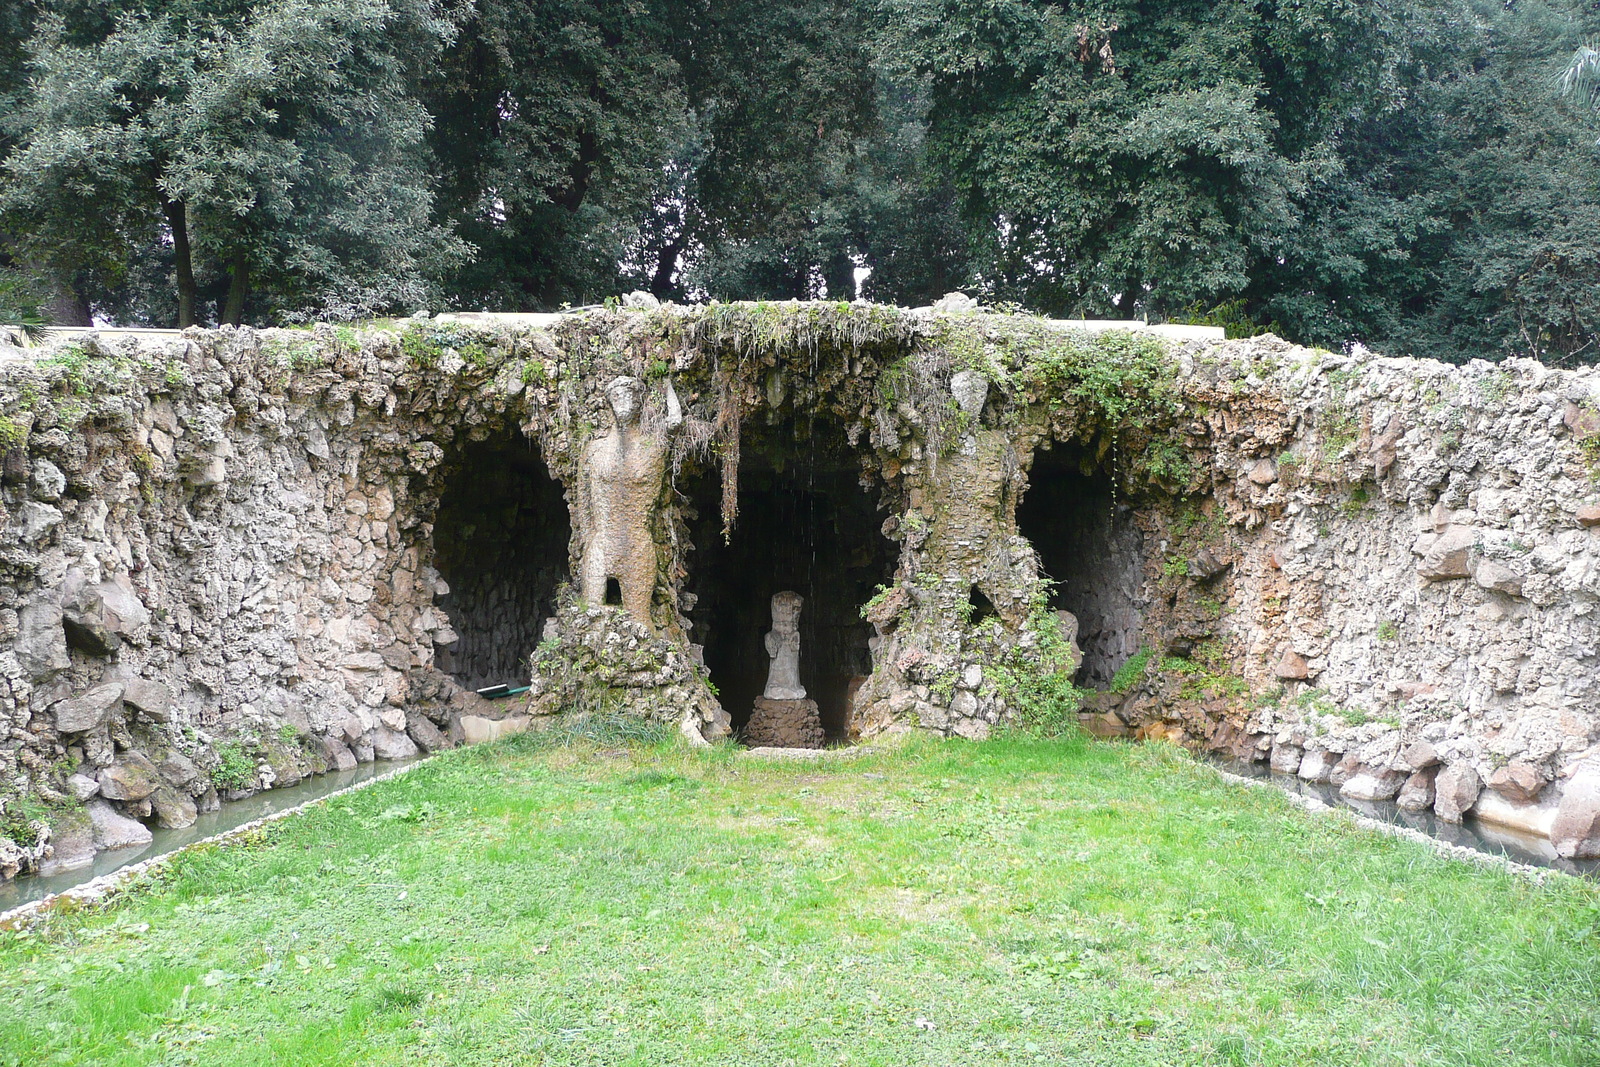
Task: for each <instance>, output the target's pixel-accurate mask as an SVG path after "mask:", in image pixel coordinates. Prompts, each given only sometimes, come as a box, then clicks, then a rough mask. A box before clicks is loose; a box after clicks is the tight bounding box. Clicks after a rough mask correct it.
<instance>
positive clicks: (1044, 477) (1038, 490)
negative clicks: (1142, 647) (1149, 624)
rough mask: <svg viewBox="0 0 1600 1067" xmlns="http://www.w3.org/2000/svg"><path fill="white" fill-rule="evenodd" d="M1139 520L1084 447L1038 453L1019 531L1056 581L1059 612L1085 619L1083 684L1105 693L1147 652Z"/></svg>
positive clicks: (1054, 602) (1081, 631) (1054, 603)
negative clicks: (1142, 636)
mask: <svg viewBox="0 0 1600 1067" xmlns="http://www.w3.org/2000/svg"><path fill="white" fill-rule="evenodd" d="M1086 470H1087V471H1088V473H1085V471H1086ZM1133 516H1134V512H1133V508H1132V507H1131V506H1130V505H1129V504H1128V502H1127V501H1126V500H1122V499H1118V498H1117V496H1116V494H1115V493H1114V492H1113V487H1112V483H1111V478H1110V476H1109V475H1108V474H1106V472H1105V471H1104V470H1103V469H1101V468H1099V467H1097V466H1095V465H1093V463H1092V462H1091V461H1090V460H1089V458H1088V456H1087V455H1086V454H1085V453H1084V451H1083V450H1082V449H1081V448H1077V447H1075V446H1068V445H1058V446H1057V447H1055V448H1054V449H1051V450H1049V451H1044V450H1041V451H1039V452H1037V453H1035V454H1034V457H1033V467H1032V468H1031V469H1030V470H1029V472H1028V491H1027V493H1026V494H1024V496H1023V498H1022V500H1021V501H1020V502H1019V503H1018V505H1017V527H1018V529H1019V530H1020V532H1021V533H1022V535H1023V536H1024V537H1026V538H1027V539H1028V540H1029V541H1030V542H1032V544H1033V547H1034V549H1035V551H1037V552H1038V553H1039V563H1040V567H1041V569H1042V570H1043V572H1044V574H1045V576H1047V577H1049V578H1051V579H1053V580H1054V581H1055V583H1056V584H1055V585H1054V586H1053V587H1052V589H1051V594H1050V607H1051V609H1052V610H1057V611H1059V610H1063V609H1065V610H1066V611H1070V612H1072V613H1073V614H1074V615H1076V616H1077V617H1078V643H1079V645H1080V646H1081V647H1082V649H1083V666H1082V667H1081V668H1080V669H1079V671H1078V679H1077V680H1078V683H1079V684H1080V685H1087V686H1093V687H1095V688H1104V687H1105V686H1106V685H1108V684H1109V683H1110V681H1111V676H1112V675H1114V674H1115V673H1116V672H1117V668H1118V667H1120V666H1122V664H1123V663H1124V662H1126V661H1127V659H1128V657H1129V656H1131V655H1133V653H1134V652H1135V651H1137V650H1138V647H1139V627H1140V624H1141V622H1142V621H1143V616H1144V606H1145V605H1144V601H1143V598H1142V596H1141V592H1140V589H1141V587H1142V585H1143V583H1144V535H1143V534H1142V533H1141V532H1140V530H1139V527H1138V526H1137V525H1136V524H1135V523H1134V521H1133Z"/></svg>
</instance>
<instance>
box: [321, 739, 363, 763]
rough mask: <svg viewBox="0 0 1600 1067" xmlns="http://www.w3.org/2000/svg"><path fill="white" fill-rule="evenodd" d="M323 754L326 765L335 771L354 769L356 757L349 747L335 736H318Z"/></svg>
mask: <svg viewBox="0 0 1600 1067" xmlns="http://www.w3.org/2000/svg"><path fill="white" fill-rule="evenodd" d="M320 740H321V742H322V751H323V754H324V755H325V756H326V757H327V760H328V766H329V767H331V768H332V769H333V770H336V771H353V770H355V769H356V757H355V754H354V753H353V752H351V751H350V747H349V746H348V745H346V744H345V743H344V742H343V741H342V740H340V739H339V738H338V737H335V736H331V735H330V736H327V737H323V738H320Z"/></svg>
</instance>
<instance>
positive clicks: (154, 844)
mask: <svg viewBox="0 0 1600 1067" xmlns="http://www.w3.org/2000/svg"><path fill="white" fill-rule="evenodd" d="M415 762H417V761H416V760H415V759H410V760H384V761H382V762H373V763H361V764H357V766H356V768H355V769H354V770H350V771H330V772H328V773H327V774H319V775H313V776H312V777H310V778H307V779H305V780H304V781H302V782H300V783H299V784H297V785H292V786H289V787H287V788H285V789H269V790H267V791H266V792H264V793H257V794H256V795H255V796H253V797H249V798H247V799H245V800H235V801H230V802H228V803H225V804H223V805H222V807H221V808H219V809H218V810H216V811H213V812H208V813H207V814H205V815H202V816H200V817H199V818H198V819H196V820H195V824H194V825H193V826H187V827H185V828H183V829H182V830H163V829H160V828H157V827H151V833H152V834H153V835H154V840H152V841H151V842H150V843H149V844H148V845H145V846H144V847H143V848H119V849H113V850H110V851H106V852H99V853H96V854H95V857H94V863H92V864H90V865H89V866H86V867H78V868H75V869H74V870H70V871H61V872H59V873H57V874H52V875H48V876H41V875H37V874H25V875H22V876H21V877H20V878H17V879H15V880H13V881H10V882H0V912H3V911H9V910H10V909H12V908H15V907H19V906H21V905H23V904H28V903H31V902H32V901H35V900H40V899H42V898H44V897H47V896H49V895H50V894H52V893H59V892H61V891H62V890H65V889H71V888H72V887H73V886H78V885H82V884H83V883H85V882H89V881H93V880H94V879H96V878H99V877H100V876H101V875H104V874H111V873H112V872H113V871H120V870H121V869H122V868H124V867H127V866H130V865H132V864H135V863H142V862H143V861H145V860H150V859H155V858H156V857H158V856H165V855H166V854H167V853H169V852H176V851H177V850H178V849H180V848H182V847H183V846H185V845H190V844H193V843H194V842H196V841H201V840H204V839H205V838H208V837H211V836H212V835H214V834H221V833H226V832H227V831H229V830H232V829H233V828H234V827H236V826H243V825H244V824H245V823H247V822H250V821H252V820H255V819H259V818H262V817H263V816H266V815H271V814H273V813H274V812H279V811H283V810H284V809H285V808H292V807H294V806H296V805H297V804H304V803H305V802H306V801H308V800H316V799H318V798H319V797H325V796H327V795H328V794H329V793H337V792H338V791H339V790H341V789H346V788H348V787H350V786H352V785H355V784H357V783H358V782H364V781H366V780H367V779H369V778H377V777H380V776H382V775H385V774H389V773H391V772H393V771H397V770H399V769H400V768H401V767H405V766H407V765H409V764H412V763H415Z"/></svg>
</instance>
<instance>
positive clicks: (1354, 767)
mask: <svg viewBox="0 0 1600 1067" xmlns="http://www.w3.org/2000/svg"><path fill="white" fill-rule="evenodd" d="M1360 773H1361V757H1360V756H1358V755H1356V754H1355V753H1354V752H1347V753H1345V755H1344V758H1342V759H1341V760H1339V762H1338V763H1336V764H1334V765H1333V770H1331V771H1329V772H1328V784H1329V785H1332V786H1335V787H1337V788H1339V789H1343V788H1344V784H1345V783H1346V782H1348V781H1349V780H1350V779H1352V778H1354V777H1355V776H1356V775H1358V774H1360Z"/></svg>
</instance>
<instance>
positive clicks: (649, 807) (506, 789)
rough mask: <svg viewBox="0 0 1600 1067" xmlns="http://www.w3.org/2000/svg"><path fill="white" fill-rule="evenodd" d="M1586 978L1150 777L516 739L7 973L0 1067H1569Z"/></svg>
mask: <svg viewBox="0 0 1600 1067" xmlns="http://www.w3.org/2000/svg"><path fill="white" fill-rule="evenodd" d="M1597 961H1600V891H1597V889H1596V887H1594V886H1590V885H1585V884H1582V883H1579V882H1577V881H1574V880H1571V879H1566V878H1556V879H1553V880H1552V881H1551V882H1550V883H1549V884H1548V885H1546V886H1543V887H1540V886H1536V885H1533V884H1531V883H1529V882H1527V881H1525V880H1521V879H1518V878H1515V877H1513V876H1510V875H1506V874H1502V873H1498V872H1495V871H1490V870H1480V869H1476V868H1472V867H1468V866H1464V865H1461V864H1457V863H1452V862H1449V861H1446V860H1444V859H1441V858H1439V857H1438V856H1436V855H1434V854H1433V853H1432V852H1430V851H1428V850H1427V849H1425V848H1422V847H1420V846H1417V845H1414V844H1411V843H1408V842H1404V841H1396V840H1393V839H1390V838H1386V837H1380V836H1377V835H1374V834H1369V833H1366V832H1364V831H1361V830H1358V829H1356V828H1354V826H1353V825H1352V824H1350V823H1349V822H1348V821H1347V820H1345V819H1342V818H1339V817H1308V816H1305V815H1303V814H1301V813H1299V812H1297V811H1296V810H1294V809H1293V808H1291V807H1290V806H1289V805H1288V804H1287V803H1286V802H1285V801H1283V800H1282V799H1281V798H1280V797H1278V796H1276V795H1275V794H1272V793H1270V792H1265V791H1251V790H1246V789H1243V788H1241V787H1236V786H1231V785H1228V784H1226V783H1223V782H1221V781H1219V780H1218V779H1217V778H1216V777H1215V776H1213V775H1211V774H1210V773H1209V772H1207V771H1205V770H1204V769H1203V768H1197V767H1194V766H1192V765H1190V764H1189V763H1188V762H1187V761H1186V759H1185V758H1183V757H1182V756H1181V755H1177V754H1173V753H1168V752H1163V751H1162V750H1160V749H1158V748H1155V747H1143V748H1131V747H1117V746H1106V745H1099V744H1090V743H1086V742H1082V741H1058V742H1039V741H1026V740H1004V741H997V742H992V743H988V744H984V745H967V744H960V743H947V744H937V743H932V742H921V743H913V744H911V745H909V746H908V747H906V748H904V749H900V750H896V751H891V752H885V753H882V754H875V755H865V756H858V757H855V758H848V759H836V760H826V761H821V762H799V761H797V762H766V761H759V760H755V759H751V758H748V757H744V756H741V755H737V754H735V753H733V752H731V751H729V750H727V749H717V750H713V751H711V752H709V753H699V754H697V753H690V752H686V751H683V750H681V749H674V748H672V747H671V746H670V745H668V744H664V743H659V742H656V743H651V742H650V741H649V740H648V739H645V740H644V742H642V743H641V740H640V739H638V738H626V737H619V736H605V735H601V736H598V737H597V736H592V735H591V736H587V737H582V736H580V737H575V738H574V737H569V738H566V739H565V741H564V743H561V744H552V743H551V741H550V739H548V738H543V739H535V738H522V739H516V740H514V741H512V742H509V743H505V744H502V745H499V746H494V747H489V748H483V749H477V750H470V751H464V752H458V753H454V754H450V755H447V756H444V757H441V758H438V759H436V760H434V761H432V762H430V763H429V764H428V765H426V766H424V767H421V768H418V769H417V770H415V771H413V772H412V773H410V774H409V775H406V776H405V777H403V778H400V779H397V780H395V781H393V782H388V783H384V784H382V785H379V786H376V787H374V788H371V789H368V790H365V791H362V792H360V793H357V794H353V795H351V796H349V797H346V798H341V799H338V800H335V801H333V802H332V803H330V804H328V805H325V806H323V807H321V808H319V809H316V810H314V811H313V812H311V813H308V814H307V815H305V816H303V817H299V818H296V819H292V820H288V821H286V822H284V823H279V824H277V825H276V826H275V827H274V828H273V829H271V830H270V832H269V833H268V835H267V836H265V837H264V838H262V839H261V840H259V841H258V842H255V843H253V844H251V845H249V846H245V847H233V848H227V849H217V850H212V851H208V852H200V853H196V854H192V855H190V856H187V857H185V858H183V859H182V860H181V861H180V862H178V863H177V864H176V866H175V868H174V869H173V870H172V871H171V872H170V873H169V874H168V875H166V876H164V878H163V880H162V882H161V884H159V885H155V886H151V887H149V889H148V890H146V891H143V892H140V893H136V894H130V895H129V896H128V897H127V898H126V899H125V900H124V901H123V902H122V903H121V904H120V905H119V906H117V907H115V908H113V909H111V910H109V911H107V912H101V913H89V914H80V915H75V916H70V915H69V916H58V917H57V918H55V919H53V920H52V923H51V925H50V926H49V927H48V928H45V929H43V930H41V931H36V932H34V933H32V934H28V935H15V934H11V935H0V1001H3V1002H4V1003H5V1004H6V1006H7V1008H6V1010H5V1011H4V1012H0V1064H24V1063H26V1064H29V1065H30V1067H32V1065H43V1064H55V1063H95V1064H134V1063H140V1064H143V1063H151V1064H155V1063H159V1064H189V1063H193V1064H207V1065H219V1067H220V1065H227V1064H251V1065H256V1064H265V1063H285V1064H296V1065H308V1064H324V1063H325V1064H347V1063H362V1064H384V1063H401V1062H404V1063H437V1064H452V1065H467V1064H507V1063H518V1064H523V1063H527V1064H540V1063H549V1064H563V1065H569V1064H597V1065H598V1064H605V1065H617V1064H673V1065H679V1064H701V1063H704V1064H811V1063H817V1064H821V1063H829V1064H834V1063H851V1064H896V1065H900V1064H929V1065H941V1067H944V1065H951V1064H996V1063H1072V1064H1102V1063H1103V1064H1115V1065H1119V1067H1122V1065H1130V1064H1180V1063H1181V1064H1217V1063H1224V1064H1227V1063H1251V1064H1253V1063H1273V1064H1277V1063H1340V1064H1354V1063H1374V1064H1378V1063H1396V1064H1399V1063H1405V1064H1422V1063H1428V1064H1432V1063H1449V1064H1483V1063H1491V1062H1496V1063H1499V1062H1504V1063H1563V1064H1594V1063H1596V1062H1597V1058H1596V1057H1597V1052H1596V1050H1597V1049H1600V967H1597V966H1596V963H1597Z"/></svg>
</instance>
